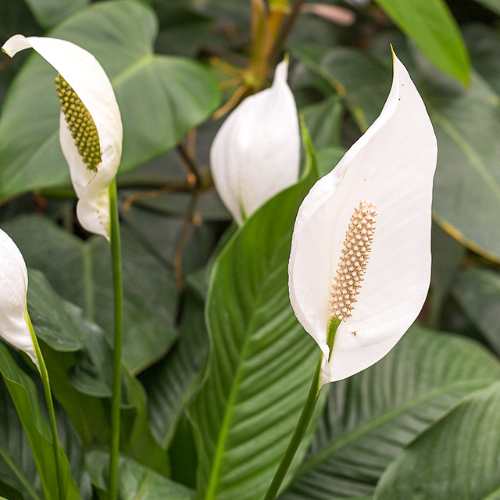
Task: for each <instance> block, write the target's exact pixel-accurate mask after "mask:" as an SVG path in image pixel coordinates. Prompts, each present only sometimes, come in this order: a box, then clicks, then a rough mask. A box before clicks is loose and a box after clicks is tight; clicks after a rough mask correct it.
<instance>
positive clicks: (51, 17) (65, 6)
mask: <svg viewBox="0 0 500 500" xmlns="http://www.w3.org/2000/svg"><path fill="white" fill-rule="evenodd" d="M26 2H27V3H28V5H29V7H30V9H31V11H32V12H33V14H34V16H35V17H36V19H37V21H38V22H39V23H40V24H41V25H42V26H43V27H44V28H51V27H52V26H55V25H56V24H58V23H60V22H61V21H62V20H63V19H66V18H67V17H69V16H70V15H72V14H74V13H75V12H77V11H78V10H80V9H82V8H83V7H85V6H86V5H87V4H88V3H89V0H26Z"/></svg>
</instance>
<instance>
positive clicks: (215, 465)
mask: <svg viewBox="0 0 500 500" xmlns="http://www.w3.org/2000/svg"><path fill="white" fill-rule="evenodd" d="M289 239H290V235H289V234H287V235H286V236H284V237H283V238H282V241H280V242H279V243H278V244H277V245H276V248H277V249H281V247H282V246H283V244H284V243H286V242H288V241H289ZM279 253H280V252H279V250H278V251H276V253H275V254H274V256H273V257H271V259H270V266H269V268H270V269H273V270H274V271H276V269H277V266H273V265H272V263H273V262H274V261H275V260H276V255H278V254H279ZM281 264H282V263H281V262H280V263H278V265H281ZM271 274H272V273H271ZM271 274H270V273H266V274H265V279H264V280H263V282H262V283H266V282H267V281H268V278H269V276H270V275H271ZM263 289H265V286H260V287H259V290H258V292H257V294H256V296H255V300H254V306H255V305H256V304H259V303H260V302H261V300H262V297H261V295H262V291H263ZM257 310H258V307H253V308H252V314H251V319H250V321H249V322H248V326H247V328H246V329H245V332H244V337H243V338H244V341H243V344H242V347H241V349H240V351H239V352H240V356H239V358H238V364H237V368H236V374H235V377H234V378H233V383H232V385H231V390H230V392H229V396H228V398H227V400H226V401H227V403H226V409H228V410H227V411H226V412H225V414H224V418H223V420H222V425H221V430H220V431H219V435H218V439H217V446H216V449H215V453H214V458H213V460H212V467H211V473H210V476H209V480H208V485H207V491H206V494H205V500H216V498H217V497H216V490H217V486H218V483H219V479H220V474H219V472H220V469H221V467H222V459H223V454H224V451H225V444H226V441H227V436H228V434H229V428H230V424H231V420H232V417H233V414H234V406H235V405H234V402H235V400H236V397H237V394H238V388H239V385H240V379H241V374H242V365H243V363H242V360H243V359H245V358H246V352H247V350H248V347H249V345H250V335H249V333H251V332H252V331H253V325H254V321H255V317H256V316H257V315H256V314H255V312H256V311H257ZM209 328H210V327H209Z"/></svg>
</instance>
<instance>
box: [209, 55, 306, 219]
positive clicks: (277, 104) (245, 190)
mask: <svg viewBox="0 0 500 500" xmlns="http://www.w3.org/2000/svg"><path fill="white" fill-rule="evenodd" d="M287 73H288V62H287V61H286V60H285V61H283V62H281V63H280V64H279V65H278V67H277V68H276V72H275V75H274V82H273V85H272V86H271V87H270V88H268V89H266V90H263V91H261V92H258V93H257V94H255V95H253V96H250V97H247V98H246V99H245V100H244V101H243V102H242V103H241V104H240V105H239V106H238V107H237V108H236V109H235V110H234V111H233V112H232V113H231V114H230V115H229V117H228V118H227V120H226V121H225V122H224V124H223V125H222V127H221V128H220V130H219V132H218V133H217V136H216V137H215V140H214V142H213V145H212V149H211V152H210V162H211V167H212V176H213V179H214V183H215V186H216V188H217V191H218V193H219V195H220V197H221V198H222V201H223V202H224V204H225V205H226V207H227V208H228V210H229V211H230V212H231V214H232V215H233V217H234V219H235V220H236V221H237V222H238V224H242V223H243V221H244V219H245V218H246V217H248V216H250V215H251V214H252V213H253V212H255V210H257V209H258V208H259V207H260V206H261V205H262V204H264V203H265V202H266V201H267V200H268V199H269V198H272V197H273V196H274V195H275V194H277V193H278V192H279V191H282V190H283V189H285V188H287V187H288V186H290V185H292V184H294V183H295V182H297V179H298V177H299V166H300V132H299V121H298V116H297V107H296V105H295V100H294V98H293V94H292V92H291V90H290V88H289V87H288V84H287V82H286V80H287Z"/></svg>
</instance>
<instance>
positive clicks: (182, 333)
mask: <svg viewBox="0 0 500 500" xmlns="http://www.w3.org/2000/svg"><path fill="white" fill-rule="evenodd" d="M207 355H208V336H207V332H206V326H205V317H204V302H203V301H202V300H201V298H200V297H198V296H197V294H195V293H194V292H192V291H190V292H189V293H188V294H187V295H186V297H185V303H184V307H183V311H182V319H181V324H180V328H179V340H178V341H177V343H176V344H175V345H174V347H173V348H172V349H171V351H170V352H169V353H168V355H167V356H166V357H165V358H164V359H163V360H162V361H161V362H160V363H159V364H157V365H155V366H154V367H153V368H152V369H150V370H148V371H147V372H146V373H145V376H144V377H142V381H143V383H144V385H145V387H146V391H147V393H148V404H149V414H150V418H151V427H152V430H153V433H154V435H155V437H156V439H157V440H158V442H159V443H161V444H162V446H163V447H164V448H167V447H168V444H169V442H170V440H171V438H172V435H173V433H174V431H175V427H176V425H177V422H178V420H179V418H180V417H181V416H182V414H183V412H184V407H185V406H186V404H187V402H188V401H189V399H190V398H191V396H192V395H193V393H194V391H195V390H196V389H197V388H198V387H199V383H200V375H201V373H202V372H203V369H204V367H205V363H206V359H207Z"/></svg>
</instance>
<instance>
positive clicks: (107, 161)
mask: <svg viewBox="0 0 500 500" xmlns="http://www.w3.org/2000/svg"><path fill="white" fill-rule="evenodd" d="M27 48H33V49H34V50H36V52H38V53H39V54H40V55H41V56H42V57H43V58H44V59H45V60H46V61H47V62H48V63H49V64H50V65H51V66H53V67H54V69H55V70H56V72H57V77H56V79H55V85H56V90H57V94H58V96H59V100H60V104H61V113H60V123H59V140H60V143H61V148H62V151H63V154H64V157H65V158H66V161H67V162H68V165H69V169H70V174H71V181H72V183H73V187H74V189H75V192H76V194H77V196H78V206H77V215H78V219H79V221H80V223H81V224H82V226H83V227H84V228H85V229H87V230H88V231H90V232H92V233H95V234H100V235H102V236H104V237H106V238H108V239H109V232H110V227H109V226H110V216H109V199H108V187H109V185H110V183H111V181H112V180H113V178H114V177H115V175H116V172H117V170H118V167H119V164H120V160H121V153H122V140H123V129H122V122H121V117H120V110H119V108H118V104H117V102H116V98H115V95H114V92H113V88H112V86H111V83H110V81H109V79H108V77H107V76H106V73H105V72H104V70H103V69H102V67H101V65H100V64H99V62H98V61H97V60H96V59H95V57H94V56H93V55H92V54H90V53H89V52H87V51H86V50H84V49H82V48H81V47H79V46H77V45H75V44H73V43H71V42H67V41H65V40H58V39H56V38H48V37H24V36H23V35H14V36H13V37H11V38H10V39H9V40H7V42H6V43H5V44H4V45H3V47H2V49H3V51H4V52H6V53H7V54H8V55H9V56H10V57H14V55H15V54H17V53H18V52H19V51H21V50H24V49H27Z"/></svg>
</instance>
